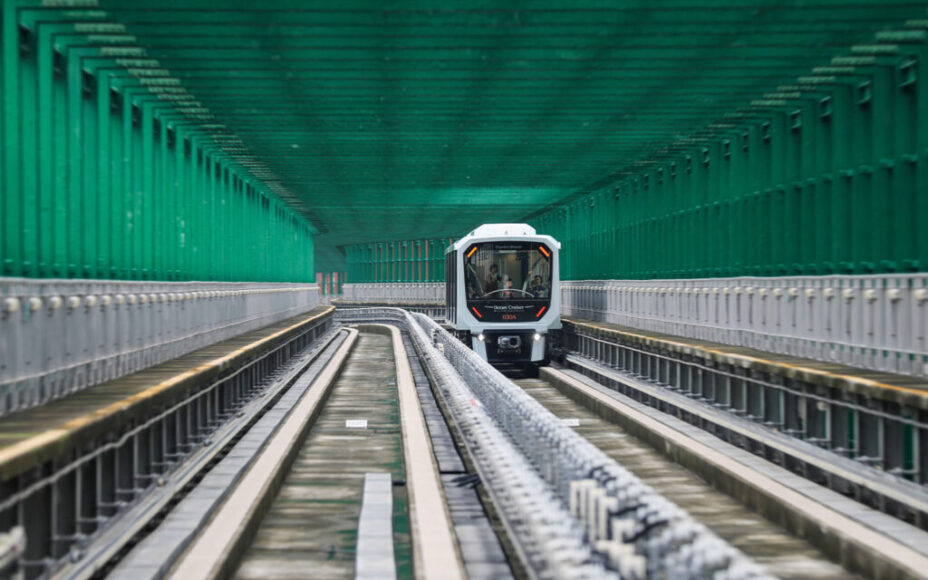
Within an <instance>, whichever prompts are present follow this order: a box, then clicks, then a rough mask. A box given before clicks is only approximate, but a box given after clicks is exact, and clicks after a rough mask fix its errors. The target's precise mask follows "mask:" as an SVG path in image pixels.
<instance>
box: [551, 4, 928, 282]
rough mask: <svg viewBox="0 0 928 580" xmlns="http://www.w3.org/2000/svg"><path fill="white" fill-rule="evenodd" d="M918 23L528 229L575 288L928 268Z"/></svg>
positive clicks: (927, 123) (927, 169)
mask: <svg viewBox="0 0 928 580" xmlns="http://www.w3.org/2000/svg"><path fill="white" fill-rule="evenodd" d="M926 26H928V21H924V20H920V21H910V22H909V23H907V25H906V27H905V29H904V30H900V31H896V30H893V31H887V32H883V33H879V34H877V35H876V36H875V38H874V42H872V43H868V44H861V45H855V46H853V47H850V48H849V50H848V51H847V53H846V54H842V55H840V56H835V57H834V58H832V59H831V61H830V62H829V63H828V64H826V65H823V66H819V67H815V68H813V69H812V70H811V71H810V74H807V75H803V76H799V77H798V78H796V79H793V80H792V82H791V83H790V84H788V85H785V86H780V87H778V88H777V90H776V91H775V92H771V93H765V94H763V95H760V96H759V98H758V99H754V100H753V101H751V102H750V104H748V105H747V106H745V107H742V108H739V109H736V110H733V111H730V112H729V113H728V114H726V115H725V116H724V118H723V119H721V120H720V121H719V122H716V123H713V124H711V125H709V126H708V127H707V128H706V129H705V130H704V131H702V132H700V133H699V134H697V135H694V136H692V137H688V138H686V139H680V140H677V141H675V142H674V143H672V144H669V145H666V146H664V147H663V148H661V149H660V150H659V151H657V152H655V153H652V154H651V155H649V156H648V157H647V158H644V159H641V160H639V161H638V162H637V163H635V164H633V165H631V166H630V167H629V168H627V169H625V170H623V171H621V172H620V173H619V174H617V175H615V176H612V178H610V179H608V180H605V181H604V182H602V183H600V184H597V185H596V186H594V187H592V188H591V189H592V190H593V191H591V192H589V193H586V194H584V195H583V196H582V197H580V198H579V199H576V200H574V201H572V202H571V203H568V204H565V205H564V206H562V207H558V208H555V209H553V210H551V211H548V212H546V213H544V214H542V215H540V216H537V217H536V218H535V219H534V220H533V223H534V225H535V226H536V227H537V228H538V229H539V230H541V231H544V232H546V233H549V234H551V235H554V236H556V237H558V238H559V239H561V240H562V241H563V242H564V244H565V249H566V251H565V252H564V253H563V254H562V260H563V262H562V263H563V267H564V269H565V270H566V271H567V272H568V274H569V276H570V277H572V278H575V279H593V278H607V279H608V278H615V279H643V278H644V279H647V278H702V277H718V276H745V275H753V276H781V275H791V276H794V275H825V274H870V273H885V272H919V271H926V270H928V227H925V225H924V223H923V222H924V219H925V216H928V148H926V145H928V91H925V90H919V82H920V79H921V80H923V79H925V78H928V67H926V62H928V44H926V40H928V32H926V30H925V27H926ZM922 82H923V81H922Z"/></svg>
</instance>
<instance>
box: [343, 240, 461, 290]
mask: <svg viewBox="0 0 928 580" xmlns="http://www.w3.org/2000/svg"><path fill="white" fill-rule="evenodd" d="M452 242H453V240H452V239H450V238H437V239H422V240H402V241H398V242H376V243H372V244H355V245H351V246H348V247H347V248H345V253H346V259H347V263H348V271H347V275H348V279H347V282H349V283H357V282H442V281H444V279H445V248H447V247H448V246H449V245H450V244H451V243H452Z"/></svg>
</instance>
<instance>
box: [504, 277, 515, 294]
mask: <svg viewBox="0 0 928 580" xmlns="http://www.w3.org/2000/svg"><path fill="white" fill-rule="evenodd" d="M502 295H503V298H512V296H513V292H512V278H506V286H505V290H503V291H502Z"/></svg>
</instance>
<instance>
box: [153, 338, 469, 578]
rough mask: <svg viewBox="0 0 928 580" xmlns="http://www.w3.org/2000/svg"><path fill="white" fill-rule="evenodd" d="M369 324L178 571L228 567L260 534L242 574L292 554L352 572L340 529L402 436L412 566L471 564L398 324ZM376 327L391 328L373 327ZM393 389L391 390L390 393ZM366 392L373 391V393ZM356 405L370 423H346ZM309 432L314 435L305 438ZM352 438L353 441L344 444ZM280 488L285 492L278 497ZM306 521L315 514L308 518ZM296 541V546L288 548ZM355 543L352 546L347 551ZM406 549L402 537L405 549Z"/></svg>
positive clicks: (289, 562)
mask: <svg viewBox="0 0 928 580" xmlns="http://www.w3.org/2000/svg"><path fill="white" fill-rule="evenodd" d="M363 329H364V330H365V334H362V339H361V345H359V346H358V347H355V350H354V352H352V354H351V355H350V358H349V355H348V351H349V350H350V349H351V347H352V345H353V343H354V339H353V338H352V341H351V342H350V343H346V344H345V345H343V347H342V348H341V349H340V351H339V354H338V355H337V356H336V358H335V359H333V361H332V362H330V364H329V365H328V366H327V368H326V370H325V371H324V373H323V374H322V375H320V377H319V379H318V380H317V384H314V385H313V387H312V388H311V389H310V390H309V391H308V393H307V395H306V396H304V398H303V399H301V400H300V402H299V403H298V405H297V407H296V408H294V410H293V412H292V413H291V414H290V415H289V416H288V418H287V420H286V422H285V423H284V424H282V425H281V427H280V429H279V430H278V431H277V433H275V435H274V438H273V439H272V440H271V441H270V442H269V444H268V445H267V446H266V448H265V449H264V451H263V452H262V453H261V455H260V456H259V457H257V458H256V459H255V462H254V463H253V465H252V467H251V468H250V469H249V471H248V473H247V474H246V475H245V476H244V477H243V478H242V480H241V482H240V483H239V484H238V485H237V487H236V488H235V490H234V491H233V492H232V494H231V495H230V497H229V499H228V500H227V501H226V502H225V503H224V505H223V507H222V508H221V509H220V511H219V512H218V513H217V514H216V515H215V516H214V518H213V520H212V521H211V523H210V525H209V527H207V528H205V529H204V530H202V532H201V533H200V535H199V537H198V540H197V541H196V543H194V544H193V545H192V547H191V549H190V550H188V551H187V553H186V554H185V556H184V557H183V558H182V559H181V560H180V561H179V562H178V564H177V566H176V567H175V568H174V570H173V572H172V576H173V577H175V578H187V577H217V576H226V575H229V574H231V573H232V572H233V570H234V569H235V567H236V566H237V565H238V562H237V561H236V559H235V558H229V557H228V555H230V554H238V553H241V552H243V551H244V547H245V546H246V545H247V544H248V543H249V541H250V540H251V539H252V538H254V539H255V541H256V542H257V543H256V545H255V547H253V548H251V549H250V550H249V551H248V552H247V553H246V554H245V556H244V560H243V563H242V567H241V568H239V570H238V572H236V573H235V574H236V575H237V576H243V577H250V576H252V575H254V574H257V575H259V576H261V575H266V574H267V573H271V574H272V575H274V574H286V573H287V570H290V571H293V570H292V566H293V565H294V564H296V565H297V566H298V567H299V568H298V569H297V570H296V573H297V575H300V574H304V573H305V570H306V569H307V568H306V566H307V565H310V566H313V569H315V570H317V571H319V573H321V574H326V573H328V574H336V575H341V574H345V573H348V572H350V571H351V570H352V568H353V566H352V563H351V562H348V563H347V566H346V565H345V564H342V565H338V561H339V560H342V559H343V558H342V557H339V556H338V554H339V553H340V552H341V551H343V550H342V548H345V547H344V546H342V548H337V547H336V546H335V545H333V544H332V542H333V541H335V540H333V538H334V537H338V536H341V533H339V532H338V531H337V530H343V532H350V531H351V530H354V529H356V528H357V525H358V517H359V511H360V509H359V507H358V506H357V505H356V504H353V502H349V504H347V505H345V504H344V502H345V501H346V500H348V499H349V498H354V499H355V500H357V499H359V498H360V497H361V493H360V492H361V483H362V481H361V479H362V478H363V474H364V472H365V471H369V470H373V471H382V470H383V468H384V466H385V464H384V462H387V464H389V463H391V459H390V454H391V450H392V453H393V454H394V455H396V454H397V452H398V451H397V450H398V449H399V448H400V440H402V450H403V452H402V454H401V455H398V456H395V457H393V458H392V460H393V462H394V463H396V465H405V468H402V467H399V469H400V473H394V474H393V477H394V480H395V481H399V480H402V479H404V480H405V483H406V487H407V489H408V500H409V510H408V511H409V514H410V527H411V533H412V556H413V560H414V566H413V568H414V570H415V571H416V573H417V575H418V576H420V577H437V576H440V577H456V576H455V575H456V574H459V572H457V571H458V570H461V569H463V568H462V566H461V565H460V558H459V556H458V554H457V549H456V545H455V539H454V537H453V535H452V532H451V524H450V520H449V517H448V514H447V512H446V510H445V507H444V499H443V496H442V492H441V488H440V482H439V478H438V471H437V466H436V465H435V462H434V458H433V454H432V449H431V445H430V443H429V438H428V432H427V431H426V429H425V423H424V420H423V417H422V411H421V409H420V408H419V404H418V398H417V395H416V393H415V384H414V382H413V377H412V373H411V370H410V368H409V362H408V360H407V358H406V355H405V350H404V348H403V343H402V340H401V337H400V335H399V331H398V330H397V329H396V328H387V327H383V326H380V327H370V326H365V327H363ZM372 330H373V331H377V332H379V333H381V334H384V333H385V334H387V336H386V337H384V336H381V335H379V334H374V333H370V332H367V331H372ZM351 332H352V333H353V335H356V334H357V331H354V330H352V331H351ZM391 340H392V349H390V342H391ZM384 348H386V349H388V350H389V351H392V357H389V359H387V358H384V357H385V355H386V354H388V353H385V352H384ZM369 351H370V352H369ZM384 361H386V363H392V364H389V366H390V367H392V368H391V370H392V373H391V374H392V375H393V377H395V382H396V385H397V387H396V390H395V391H393V389H391V388H390V387H389V386H387V384H388V383H390V382H393V381H392V380H390V377H383V376H382V374H383V371H384V364H386V363H385V362H384ZM343 365H344V367H343ZM394 365H395V366H394ZM385 390H386V391H389V392H392V393H393V394H385V393H384V391H385ZM370 397H374V399H370ZM367 399H370V401H369V402H365V401H366V400H367ZM391 400H392V401H393V402H392V403H390V401H391ZM362 409H364V410H366V411H362ZM390 409H393V410H394V412H395V411H397V410H398V413H399V417H398V422H399V424H398V425H396V424H395V423H394V427H392V428H391V427H390V424H391V422H393V421H397V418H396V417H395V416H394V417H391V416H390ZM358 413H362V414H366V415H367V416H368V417H367V418H366V419H363V420H365V421H367V423H366V425H365V426H364V428H363V430H357V431H354V432H353V433H352V431H351V430H350V429H349V428H348V427H347V424H346V423H345V421H346V417H349V416H354V417H357V414H358ZM358 420H359V421H360V420H362V419H358ZM397 427H398V428H399V429H397ZM307 432H308V433H309V435H308V439H307V440H306V443H305V444H302V443H301V442H302V441H303V436H305V435H306V433H307ZM359 434H360V435H359ZM333 437H334V439H333ZM391 442H392V443H391ZM346 443H349V444H350V445H351V447H350V448H348V447H346V446H345V444H346ZM384 444H386V447H383V445H384ZM371 445H374V447H370V446H371ZM365 449H370V451H367V452H366V451H365ZM290 465H293V470H290V469H289V468H290ZM327 465H328V466H330V467H326V466H327ZM346 470H347V471H346ZM288 471H289V474H288V473H287V472H288ZM269 474H272V475H270V476H269ZM403 476H405V478H403ZM281 486H282V487H281ZM320 486H321V487H320ZM400 489H402V488H400ZM278 490H279V493H280V495H279V497H278V499H276V500H274V501H273V503H272V502H271V500H272V499H273V498H274V497H275V496H276V495H277V494H278ZM293 493H296V494H297V495H298V496H300V497H308V496H306V493H310V495H313V494H318V493H322V494H323V495H324V496H328V495H329V494H332V493H335V494H336V496H337V497H339V498H341V499H340V500H339V501H338V502H336V503H338V504H339V505H338V506H336V507H337V508H338V509H336V510H335V511H332V509H331V507H328V508H327V502H326V501H325V500H324V499H323V500H322V501H321V503H320V502H314V501H312V500H307V501H299V500H294V499H293V495H292V494H293ZM400 493H401V492H400ZM294 501H296V503H295V504H294ZM395 503H396V502H395ZM399 503H400V504H403V505H405V503H406V502H405V501H400V502H399ZM293 510H297V512H298V513H299V514H301V515H300V516H299V519H300V523H299V525H298V526H295V527H291V526H289V525H288V524H287V522H288V521H289V518H290V516H288V513H292V512H293ZM320 510H322V511H321V512H320ZM262 518H264V522H263V523H262V522H261V520H262ZM313 518H316V519H313ZM307 521H316V522H317V523H316V524H315V525H312V526H307V525H305V524H306V522H307ZM280 526H283V528H281V527H280ZM275 530H276V531H275ZM300 530H305V531H300ZM280 531H283V532H284V537H283V538H282V539H283V545H282V546H281V545H280V542H279V541H278V542H277V543H276V544H275V541H274V538H280V537H281V536H280ZM396 537H397V538H399V536H396ZM319 542H322V543H321V544H320V543H319ZM295 544H296V545H298V546H299V547H298V549H296V550H292V549H288V546H294V545H295ZM275 546H276V548H275ZM330 546H331V549H334V550H335V552H334V554H335V562H331V561H329V562H327V560H329V559H330V556H331V555H332V552H329V553H328V555H327V551H328V550H329V549H330ZM351 548H353V547H352V546H348V549H349V551H350V549H351ZM400 551H401V550H400V548H399V547H398V548H397V552H398V553H399V552H400ZM358 557H359V558H360V557H361V555H360V554H359V555H358ZM294 559H296V560H297V561H296V562H294V561H293V560H294ZM313 561H315V564H312V563H311V562H313ZM455 562H457V564H455ZM360 563H361V562H360V561H359V564H360ZM268 566H270V568H268ZM320 566H321V567H320ZM325 570H327V571H328V572H325ZM385 573H386V571H385ZM449 574H451V576H449Z"/></svg>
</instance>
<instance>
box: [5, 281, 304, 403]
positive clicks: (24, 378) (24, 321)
mask: <svg viewBox="0 0 928 580" xmlns="http://www.w3.org/2000/svg"><path fill="white" fill-rule="evenodd" d="M317 304H319V290H318V287H317V286H315V285H309V284H263V283H211V282H123V281H100V280H29V279H19V278H2V279H0V416H3V415H5V414H8V413H10V412H13V411H16V410H20V409H25V408H28V407H32V406H35V405H39V404H42V403H45V402H47V401H50V400H52V399H56V398H58V397H61V396H63V395H66V394H68V393H72V392H75V391H78V390H80V389H83V388H86V387H89V386H92V385H95V384H99V383H101V382H104V381H109V380H113V379H116V378H119V377H121V376H125V375H127V374H130V373H133V372H136V371H139V370H142V369H144V368H147V367H149V366H152V365H155V364H159V363H162V362H165V361H167V360H170V359H173V358H176V357H178V356H182V355H184V354H187V353H189V352H191V351H193V350H196V349H198V348H202V347H204V346H207V345H210V344H213V343H215V342H218V341H220V340H225V339H227V338H230V337H232V336H236V335H238V334H242V333H243V332H248V331H251V330H255V329H258V328H261V327H263V326H267V325H269V324H273V323H275V322H278V321H280V320H284V319H285V318H288V317H291V316H295V315H297V314H300V313H301V312H306V311H309V310H310V309H312V308H313V307H314V306H316V305H317Z"/></svg>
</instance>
